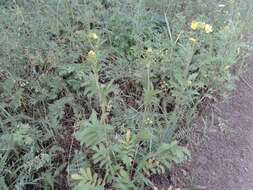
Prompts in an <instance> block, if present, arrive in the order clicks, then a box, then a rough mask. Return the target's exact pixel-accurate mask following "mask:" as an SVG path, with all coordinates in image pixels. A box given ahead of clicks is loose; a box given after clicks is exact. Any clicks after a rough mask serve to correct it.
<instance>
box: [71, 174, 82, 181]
mask: <svg viewBox="0 0 253 190" xmlns="http://www.w3.org/2000/svg"><path fill="white" fill-rule="evenodd" d="M71 179H73V180H81V179H82V177H81V176H80V175H78V174H72V175H71Z"/></svg>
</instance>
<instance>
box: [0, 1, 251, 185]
mask: <svg viewBox="0 0 253 190" xmlns="http://www.w3.org/2000/svg"><path fill="white" fill-rule="evenodd" d="M244 3H245V4H244V5H241V4H240V3H239V2H237V1H235V0H227V1H224V2H223V3H222V4H221V3H218V2H217V1H214V0H201V1H200V0H190V1H186V0H170V1H168V0H159V1H153V0H138V1H136V0H135V1H134V0H124V1H121V0H50V1H47V0H13V1H0V41H1V43H0V65H1V68H0V189H18V190H19V189H76V190H79V189H80V190H81V189H82V190H85V189H87V190H92V189H94V190H95V189H96V190H97V189H122V190H135V189H136V190H137V189H144V188H147V187H150V188H152V187H153V186H154V184H153V183H152V181H151V180H150V176H153V175H160V174H162V173H165V172H168V171H169V169H170V168H171V166H172V165H175V164H179V163H182V162H183V161H185V160H186V159H187V158H189V157H190V153H189V151H188V150H187V149H186V148H185V141H182V139H187V138H186V136H185V134H187V133H186V132H185V131H189V130H191V126H192V122H193V120H194V118H195V116H196V114H197V113H199V111H200V109H199V108H200V105H201V104H202V103H203V102H204V101H206V100H210V99H214V98H215V96H216V95H222V94H223V93H224V92H227V91H230V90H232V89H233V88H234V85H233V84H234V80H235V79H236V76H237V75H238V73H240V72H241V70H242V68H243V64H240V65H239V66H238V67H237V68H239V69H236V72H234V70H233V66H234V64H235V63H237V62H240V63H243V59H244V57H245V54H246V53H247V51H246V50H247V48H248V47H247V46H246V45H245V44H243V43H242V42H241V31H242V29H244V26H245V25H244V23H243V22H242V19H241V15H240V8H241V7H242V6H244V7H245V8H247V6H245V5H247V4H246V2H244ZM249 11H250V10H249ZM246 12H247V11H244V12H243V13H244V14H245V13H246Z"/></svg>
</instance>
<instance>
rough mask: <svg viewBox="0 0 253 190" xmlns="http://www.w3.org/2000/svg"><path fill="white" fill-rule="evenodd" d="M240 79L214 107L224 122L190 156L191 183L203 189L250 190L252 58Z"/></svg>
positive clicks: (252, 176) (252, 188)
mask: <svg viewBox="0 0 253 190" xmlns="http://www.w3.org/2000/svg"><path fill="white" fill-rule="evenodd" d="M252 39H253V38H252ZM242 78H243V80H241V81H239V82H238V84H237V86H238V87H237V91H236V92H235V94H234V95H233V96H232V97H231V98H230V99H229V100H228V101H226V102H225V103H224V102H223V103H220V104H219V105H217V108H218V110H219V114H220V115H221V118H222V120H223V121H224V122H220V123H219V125H218V127H217V126H214V127H212V128H210V129H209V130H208V140H207V142H206V143H205V145H203V146H202V148H201V149H200V150H199V151H198V152H197V154H195V155H194V157H193V161H194V163H193V168H194V169H193V170H194V173H193V174H192V175H193V176H194V177H193V181H194V183H197V184H201V185H203V186H205V187H206V189H207V190H253V59H251V61H250V62H249V70H248V72H247V73H246V74H245V75H244V76H243V77H242ZM250 86H251V87H250Z"/></svg>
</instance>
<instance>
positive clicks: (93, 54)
mask: <svg viewBox="0 0 253 190" xmlns="http://www.w3.org/2000/svg"><path fill="white" fill-rule="evenodd" d="M96 58H97V55H96V53H95V52H94V51H93V50H91V51H89V53H88V59H89V60H96Z"/></svg>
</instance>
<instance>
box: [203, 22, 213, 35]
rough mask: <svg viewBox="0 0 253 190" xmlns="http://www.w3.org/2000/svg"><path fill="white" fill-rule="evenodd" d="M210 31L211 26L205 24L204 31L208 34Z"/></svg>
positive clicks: (211, 29)
mask: <svg viewBox="0 0 253 190" xmlns="http://www.w3.org/2000/svg"><path fill="white" fill-rule="evenodd" d="M212 31H213V27H212V26H211V25H210V24H206V25H205V32H206V33H207V34H208V33H211V32H212Z"/></svg>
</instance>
